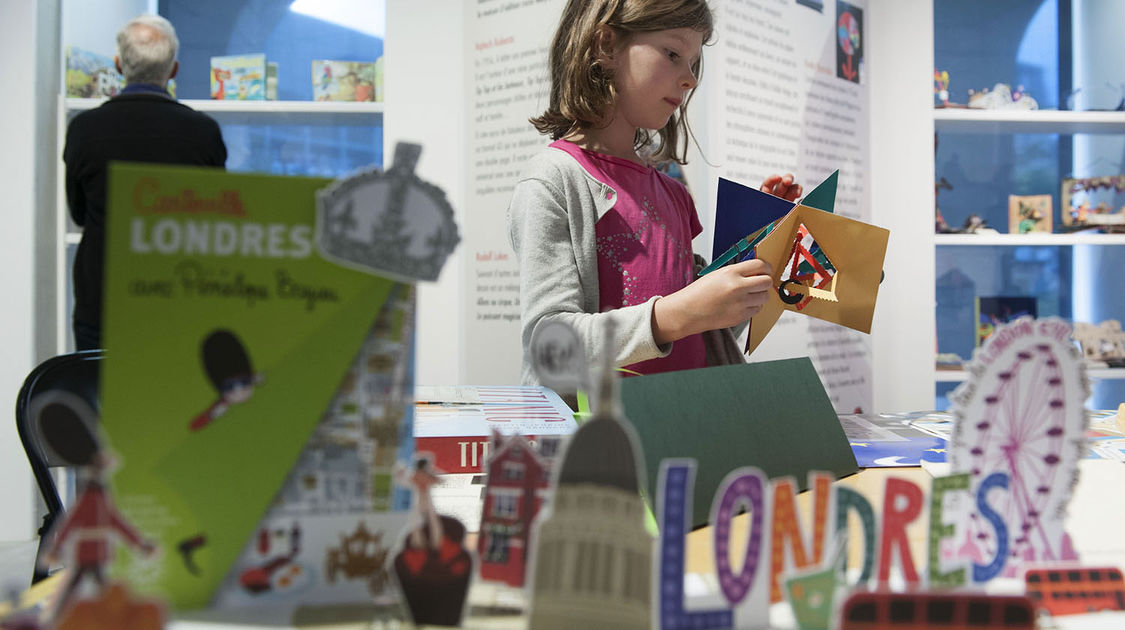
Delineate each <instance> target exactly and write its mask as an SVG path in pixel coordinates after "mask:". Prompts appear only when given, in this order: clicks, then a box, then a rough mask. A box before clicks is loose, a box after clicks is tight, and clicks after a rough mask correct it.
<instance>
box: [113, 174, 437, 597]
mask: <svg viewBox="0 0 1125 630" xmlns="http://www.w3.org/2000/svg"><path fill="white" fill-rule="evenodd" d="M416 157H417V156H416V153H414V158H415V159H416ZM407 162H408V164H407V167H404V168H400V169H399V170H397V171H396V167H392V168H391V169H389V170H388V171H386V172H385V173H378V172H374V171H372V172H368V173H365V174H362V175H361V176H360V177H361V179H362V180H363V181H359V182H357V181H355V180H345V181H346V182H347V185H346V190H341V188H342V187H343V186H342V184H339V183H338V184H336V185H332V184H333V183H332V182H330V181H328V180H323V179H312V178H296V177H271V176H263V175H244V174H231V173H225V172H222V171H217V170H210V169H192V168H171V167H159V166H139V165H115V166H114V167H112V168H111V171H110V178H109V195H108V200H109V208H110V210H111V211H110V212H109V216H110V225H109V226H108V235H109V240H108V247H107V254H108V259H107V262H108V265H107V279H108V281H107V284H106V314H105V315H106V316H105V342H106V347H107V357H106V359H105V361H104V367H103V370H102V415H103V426H104V428H105V431H106V433H107V434H108V437H109V442H110V447H111V448H112V449H114V450H115V451H116V452H117V453H118V454H119V455H120V457H121V460H122V466H121V468H120V470H119V471H118V472H117V474H116V475H115V477H114V479H113V485H114V489H115V491H116V494H117V498H118V505H119V507H120V509H121V510H122V512H123V513H124V514H125V515H126V517H127V518H129V519H130V521H131V522H132V523H134V524H135V526H136V527H137V529H138V530H140V531H141V532H142V533H143V534H144V535H145V536H147V537H149V538H151V539H153V540H155V541H157V542H158V543H159V544H160V546H161V548H162V549H163V550H164V552H163V553H162V554H161V555H160V556H159V558H158V559H157V560H155V561H149V562H132V561H128V560H127V559H122V560H121V561H120V562H119V563H118V565H117V566H116V567H115V569H116V572H117V573H118V574H121V575H123V576H124V577H127V578H128V579H129V580H130V581H131V582H132V583H133V585H134V586H135V587H136V588H139V589H142V590H143V591H145V592H152V593H156V594H160V595H162V596H164V597H166V598H167V599H168V601H169V603H170V604H172V605H173V606H174V607H176V608H178V609H191V608H200V607H205V606H208V605H215V606H227V605H242V604H249V605H263V606H265V605H268V606H293V607H296V606H298V605H302V604H306V603H307V604H330V603H342V602H356V601H362V602H371V601H372V599H373V598H374V599H375V600H376V601H377V600H378V599H379V598H380V597H384V596H386V597H389V598H391V599H394V595H393V589H392V588H391V587H390V580H389V576H388V575H387V572H386V569H385V561H386V558H387V554H388V552H389V548H390V547H391V546H392V544H393V541H394V540H395V536H396V535H397V532H398V530H399V528H401V527H402V526H403V524H404V523H405V522H406V517H407V514H408V512H407V510H408V508H409V494H408V492H407V490H406V489H405V488H403V487H402V486H401V485H399V484H396V483H395V481H394V479H393V472H394V467H395V465H396V463H398V462H409V461H410V459H411V457H412V454H413V436H412V431H411V422H412V417H413V414H412V411H413V404H412V400H411V391H412V385H413V367H412V366H413V346H414V288H413V285H412V282H410V281H409V272H410V269H415V268H422V269H425V270H427V271H429V270H432V268H433V266H434V265H436V266H438V267H440V260H431V261H420V258H421V255H420V254H415V253H414V250H409V251H410V253H411V254H412V256H410V257H407V258H405V259H404V262H403V263H402V264H399V266H397V267H394V268H391V269H389V270H384V269H382V268H381V267H379V266H378V264H372V263H373V262H374V263H377V262H379V261H371V260H370V257H367V258H365V257H363V256H359V255H356V254H355V253H354V248H352V249H347V248H346V247H344V246H346V245H348V241H347V240H345V239H339V238H337V239H335V240H332V239H326V238H323V237H322V236H323V235H320V234H318V233H317V227H316V226H317V225H318V219H317V212H318V203H317V202H318V193H320V194H322V195H323V194H324V191H327V192H328V193H329V194H328V196H327V198H325V199H321V204H320V213H321V215H322V216H321V221H320V223H319V224H320V225H325V224H327V225H329V226H333V225H335V224H334V223H332V218H334V217H340V216H341V215H344V216H347V215H346V214H345V213H344V212H343V211H342V210H338V209H339V208H347V209H349V212H350V216H351V217H352V218H353V220H354V221H355V223H356V224H357V225H367V226H378V229H383V228H385V229H394V228H395V226H398V227H399V228H401V229H400V230H399V232H398V233H399V234H400V236H401V233H402V232H403V231H404V230H405V228H404V227H403V222H402V221H401V220H399V219H396V218H395V217H401V215H402V214H403V213H404V211H405V210H407V209H409V206H410V203H411V200H412V199H418V198H421V197H425V203H426V204H427V206H428V207H433V206H438V205H441V204H445V201H444V197H443V196H440V191H437V192H436V193H435V190H436V189H432V188H431V187H422V186H417V185H415V182H414V179H413V178H412V175H411V174H410V173H409V172H404V171H408V170H409V166H410V165H412V161H409V160H408V161H407ZM396 166H397V165H396ZM364 182H367V183H368V184H365V183H364ZM372 186H375V187H376V188H378V189H379V190H381V191H384V192H387V193H388V194H386V195H384V196H383V197H379V196H378V195H375V194H373V193H371V188H372ZM349 191H350V192H353V193H356V194H359V195H365V196H364V197H363V199H364V203H362V204H359V203H356V198H355V196H354V195H349V194H348V193H349ZM445 207H446V208H448V204H445ZM334 211H335V212H334ZM372 213H373V214H376V215H379V216H376V217H371V216H368V215H369V214H372ZM324 214H329V215H330V216H329V218H328V219H327V220H325V218H324V216H323V215H324ZM445 216H446V218H447V219H448V221H449V222H450V223H451V222H452V211H451V209H449V211H448V213H447V214H446V215H445ZM439 223H440V224H439ZM428 225H430V227H431V228H432V229H433V230H434V231H435V232H440V234H439V237H438V238H435V239H433V241H431V243H430V246H429V248H428V249H427V250H426V251H427V252H435V253H434V254H433V255H434V256H435V257H437V256H438V255H439V254H438V253H436V252H438V251H439V250H441V251H444V248H445V246H446V245H447V243H448V241H449V240H450V239H449V238H447V235H448V234H449V230H450V229H452V230H453V232H452V234H453V237H454V239H455V237H456V229H455V227H454V228H450V227H449V224H447V223H441V222H438V221H432V222H429V223H428ZM329 229H331V227H330V228H329ZM375 230H376V228H375V227H371V229H369V230H368V231H367V232H366V233H355V232H353V234H354V237H355V238H357V239H359V240H364V239H366V240H370V239H371V238H374V234H372V232H373V231H375ZM337 234H338V232H337V233H334V234H333V235H332V236H335V235H337ZM419 238H420V239H423V238H424V237H419ZM326 241H327V242H326ZM339 260H347V261H348V264H347V265H342V264H339V262H337V261H339ZM415 279H416V278H415Z"/></svg>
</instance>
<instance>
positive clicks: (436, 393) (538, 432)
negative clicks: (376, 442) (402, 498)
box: [414, 385, 578, 474]
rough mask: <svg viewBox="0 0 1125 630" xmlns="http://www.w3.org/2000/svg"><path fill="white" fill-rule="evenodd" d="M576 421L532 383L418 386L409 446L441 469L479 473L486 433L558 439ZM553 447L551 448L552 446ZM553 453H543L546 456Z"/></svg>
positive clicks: (547, 391)
mask: <svg viewBox="0 0 1125 630" xmlns="http://www.w3.org/2000/svg"><path fill="white" fill-rule="evenodd" d="M577 429H578V424H577V423H576V422H575V421H574V412H573V411H571V409H570V407H568V406H567V404H566V403H565V402H563V400H562V399H561V398H559V395H558V394H556V393H555V392H554V391H552V390H550V389H548V388H546V387H538V386H515V385H513V386H464V387H418V388H416V391H415V404H414V446H415V449H416V450H417V451H418V452H420V453H422V452H426V453H432V454H433V455H434V467H435V468H436V469H438V470H440V471H441V472H443V473H478V474H479V473H481V472H482V470H483V467H484V465H485V463H486V462H487V460H488V449H489V436H490V435H491V433H492V431H493V430H495V431H499V432H500V433H501V434H503V435H516V434H518V435H522V436H524V437H526V438H528V439H529V440H530V441H532V442H533V443H535V442H536V441H537V440H536V438H539V437H546V436H554V437H557V438H559V439H557V440H552V441H553V442H555V443H558V442H561V441H562V440H563V439H565V438H566V436H569V435H571V434H572V433H574V431H575V430H577ZM552 447H553V446H552ZM551 455H553V454H548V456H551Z"/></svg>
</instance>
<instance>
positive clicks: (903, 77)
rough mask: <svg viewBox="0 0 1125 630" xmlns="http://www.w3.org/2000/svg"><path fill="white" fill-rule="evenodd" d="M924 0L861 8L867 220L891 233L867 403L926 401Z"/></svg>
mask: <svg viewBox="0 0 1125 630" xmlns="http://www.w3.org/2000/svg"><path fill="white" fill-rule="evenodd" d="M933 20H934V18H933V3H932V2H931V0H875V1H874V2H872V3H871V5H869V7H868V20H867V42H868V48H867V51H868V57H867V63H868V66H869V68H870V77H871V221H872V222H873V223H874V224H876V225H880V226H883V227H885V228H887V229H889V230H890V231H891V237H890V242H889V244H888V246H887V256H886V259H885V261H884V263H883V269H884V271H885V273H886V278H885V280H884V281H883V284H882V285H881V286H880V287H879V304H878V306H877V307H876V309H875V319H874V321H873V322H872V325H871V335H872V342H873V351H874V373H875V374H874V378H875V409H874V410H875V411H911V410H921V409H931V408H933V406H934V377H935V371H934V354H935V352H936V350H935V348H936V339H937V333H936V328H935V319H934V306H935V301H934V300H935V298H934V247H933V244H934V196H933V194H932V191H933V177H934V121H933V87H932V85H933V81H932V77H933V70H934V63H933V62H934V39H933V37H934V26H933Z"/></svg>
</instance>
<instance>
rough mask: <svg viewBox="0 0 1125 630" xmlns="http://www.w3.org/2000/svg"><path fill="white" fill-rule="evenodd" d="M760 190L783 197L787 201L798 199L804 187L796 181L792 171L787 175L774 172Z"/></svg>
mask: <svg viewBox="0 0 1125 630" xmlns="http://www.w3.org/2000/svg"><path fill="white" fill-rule="evenodd" d="M758 190H761V191H762V192H764V193H769V194H771V195H773V196H775V197H781V198H782V199H785V200H786V201H796V200H797V198H798V197H800V196H801V191H802V190H803V189H802V188H801V185H800V184H798V183H796V182H794V180H793V174H792V173H786V174H785V175H778V174H776V173H774V174H773V175H770V176H769V177H767V178H766V180H765V181H764V182H762V187H761V188H759V189H758Z"/></svg>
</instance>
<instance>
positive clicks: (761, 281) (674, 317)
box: [652, 259, 773, 345]
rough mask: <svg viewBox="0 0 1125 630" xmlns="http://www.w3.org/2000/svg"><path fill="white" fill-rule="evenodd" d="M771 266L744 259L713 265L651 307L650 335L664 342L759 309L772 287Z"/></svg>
mask: <svg viewBox="0 0 1125 630" xmlns="http://www.w3.org/2000/svg"><path fill="white" fill-rule="evenodd" d="M772 275H773V267H771V266H770V264H769V263H768V262H766V261H764V260H757V259H755V260H747V261H743V262H740V263H736V264H733V265H727V266H726V267H722V268H720V269H716V270H715V271H712V272H711V273H709V274H707V275H705V276H703V277H702V278H699V279H698V280H696V281H695V282H692V283H691V284H689V285H687V286H686V287H684V288H682V289H680V290H679V291H676V292H675V293H673V294H672V295H668V296H665V297H662V298H660V299H658V300H657V301H656V304H654V305H653V309H652V335H653V338H654V339H655V340H656V343H657V344H661V345H663V344H666V343H668V342H671V341H675V340H677V339H683V338H684V337H687V336H688V335H693V334H696V333H701V332H703V331H706V330H714V329H717V328H729V327H731V326H737V325H738V324H741V323H742V322H744V321H746V320H748V319H750V318H751V317H753V316H755V315H757V314H758V311H760V310H762V306H764V305H765V303H766V300H767V298H768V297H769V291H771V290H772V289H773V278H772Z"/></svg>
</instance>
